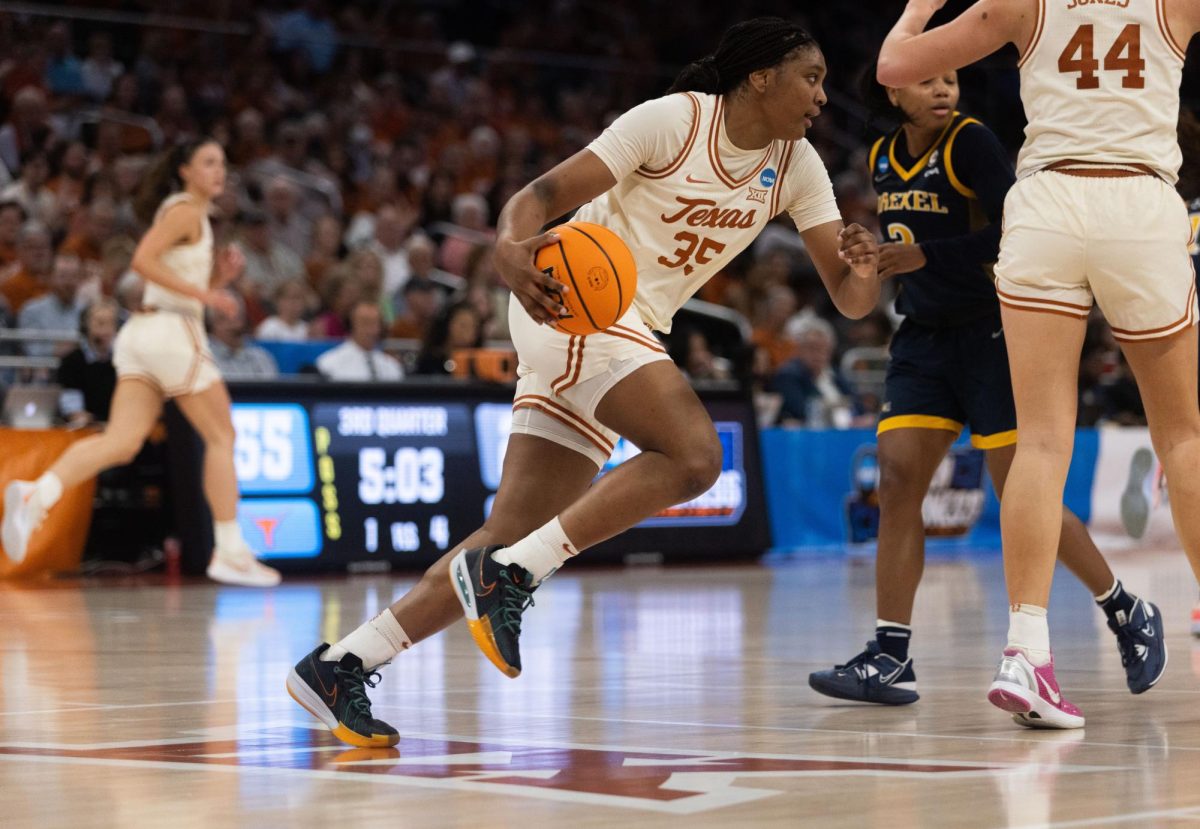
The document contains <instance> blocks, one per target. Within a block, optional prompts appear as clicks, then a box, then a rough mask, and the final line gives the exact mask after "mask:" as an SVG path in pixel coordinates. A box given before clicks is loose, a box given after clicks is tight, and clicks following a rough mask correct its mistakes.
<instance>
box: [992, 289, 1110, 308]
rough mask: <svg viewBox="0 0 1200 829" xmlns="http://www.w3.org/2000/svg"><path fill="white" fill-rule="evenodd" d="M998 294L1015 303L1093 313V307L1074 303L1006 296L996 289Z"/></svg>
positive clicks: (1013, 295)
mask: <svg viewBox="0 0 1200 829" xmlns="http://www.w3.org/2000/svg"><path fill="white" fill-rule="evenodd" d="M996 293H997V294H998V295H999V296H1001V297H1003V298H1004V299H1011V300H1013V301H1014V302H1039V303H1042V304H1043V305H1059V306H1061V307H1063V308H1073V309H1074V310H1076V311H1083V312H1084V313H1091V310H1092V306H1090V305H1075V304H1074V303H1071V302H1061V301H1059V300H1057V299H1041V298H1038V297H1027V296H1017V295H1016V294H1006V293H1004V291H1002V290H1000V289H999V288H997V289H996Z"/></svg>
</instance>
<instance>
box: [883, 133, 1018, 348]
mask: <svg viewBox="0 0 1200 829" xmlns="http://www.w3.org/2000/svg"><path fill="white" fill-rule="evenodd" d="M870 158H871V173H872V178H873V181H874V183H875V192H876V193H878V194H879V226H880V228H881V229H882V231H883V235H884V238H885V240H886V241H889V242H901V243H905V244H918V245H920V246H921V250H922V251H923V252H924V254H925V258H926V260H927V263H926V265H925V267H924V268H922V269H920V270H919V271H914V272H913V273H907V274H901V275H900V276H898V277H896V279H897V280H899V283H900V287H899V293H898V295H897V298H896V310H897V311H898V312H900V313H901V314H904V315H905V316H907V317H908V318H910V319H911V320H912V321H913V322H915V323H918V324H923V325H935V326H945V325H957V324H960V323H963V322H969V321H971V320H975V319H979V318H981V317H984V316H989V317H990V316H991V315H993V314H994V313H995V311H996V310H997V309H998V307H999V304H998V302H997V299H996V289H995V285H994V283H993V279H992V274H991V265H992V264H993V263H994V262H995V261H996V258H997V256H998V255H999V251H1000V217H1001V213H1002V212H1003V209H1004V197H1005V196H1006V195H1007V194H1008V189H1009V188H1010V187H1011V186H1012V184H1013V181H1014V174H1013V167H1012V162H1011V161H1010V160H1009V157H1008V154H1007V153H1006V152H1005V151H1004V148H1003V147H1002V146H1001V145H1000V142H999V140H997V138H996V136H995V135H994V134H992V131H991V130H989V129H988V128H987V127H985V126H984V125H983V124H981V123H980V122H978V121H976V120H975V119H974V118H968V117H967V116H965V115H963V114H962V113H959V112H956V113H954V116H953V118H951V120H950V123H949V124H948V125H947V126H946V128H945V129H944V130H943V131H942V134H941V135H940V136H938V139H937V140H936V141H934V142H933V145H932V146H930V147H929V148H928V149H927V150H926V151H925V154H924V155H923V156H921V157H920V158H913V157H912V156H911V155H910V154H909V152H908V146H907V141H905V138H904V131H903V129H898V130H897V131H896V132H894V133H892V134H891V135H885V136H884V137H883V138H880V139H879V140H878V141H877V142H875V146H874V147H872V148H871V156H870Z"/></svg>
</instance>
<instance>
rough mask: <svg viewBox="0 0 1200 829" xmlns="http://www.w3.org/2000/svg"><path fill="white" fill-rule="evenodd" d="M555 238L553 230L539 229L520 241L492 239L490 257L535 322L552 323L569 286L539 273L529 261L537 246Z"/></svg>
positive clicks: (562, 312) (531, 261)
mask: <svg viewBox="0 0 1200 829" xmlns="http://www.w3.org/2000/svg"><path fill="white" fill-rule="evenodd" d="M557 241H558V237H557V236H555V235H554V233H552V232H551V233H543V234H541V235H540V236H534V237H533V238H532V239H526V240H525V241H523V242H513V241H506V240H503V239H502V240H500V241H498V242H497V243H496V253H495V255H494V259H493V261H494V262H495V264H496V270H498V271H499V272H500V276H502V277H503V278H504V281H505V283H506V284H507V285H508V287H509V289H510V290H511V291H512V292H513V296H515V297H516V298H517V300H518V301H519V302H520V303H521V307H522V308H524V309H525V311H526V313H528V314H529V316H531V317H533V319H534V320H535V321H537V322H538V323H539V324H546V323H551V324H552V323H554V322H556V321H557V320H558V318H559V317H561V316H563V315H564V314H566V313H567V309H566V308H565V307H564V306H563V304H562V295H563V294H564V293H566V292H567V291H569V290H571V289H570V288H569V287H567V286H566V285H564V284H563V283H561V282H559V281H558V280H557V279H555V278H554V277H552V276H550V275H549V274H546V273H542V271H540V270H538V269H537V267H536V266H535V265H534V263H533V257H534V255H535V254H536V253H537V252H538V250H540V249H541V248H544V247H546V246H547V245H552V244H554V243H555V242H557Z"/></svg>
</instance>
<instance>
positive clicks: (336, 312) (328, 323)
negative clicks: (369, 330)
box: [309, 265, 362, 340]
mask: <svg viewBox="0 0 1200 829" xmlns="http://www.w3.org/2000/svg"><path fill="white" fill-rule="evenodd" d="M361 297H362V291H361V290H359V287H358V283H357V282H356V281H355V280H354V277H353V275H352V274H351V273H350V266H349V265H339V266H338V267H337V268H336V269H334V270H333V271H331V272H330V273H329V276H327V277H326V278H325V281H324V282H323V283H322V285H321V306H322V307H323V308H325V310H324V311H322V312H321V313H320V314H318V315H317V316H316V318H315V319H313V321H312V325H311V326H310V327H309V336H311V337H312V338H313V339H314V340H325V339H341V338H342V337H344V336H346V334H347V333H349V331H350V311H351V309H352V308H354V305H355V303H357V302H358V301H359V299H360V298H361Z"/></svg>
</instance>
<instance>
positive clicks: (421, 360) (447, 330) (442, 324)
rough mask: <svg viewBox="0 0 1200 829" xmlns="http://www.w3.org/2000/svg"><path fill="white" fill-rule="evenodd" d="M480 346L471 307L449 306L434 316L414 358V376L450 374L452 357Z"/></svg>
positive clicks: (463, 303)
mask: <svg viewBox="0 0 1200 829" xmlns="http://www.w3.org/2000/svg"><path fill="white" fill-rule="evenodd" d="M482 346H483V325H482V322H481V320H480V319H479V312H478V311H476V310H475V306H474V305H472V304H471V303H470V302H468V301H466V300H460V301H458V302H455V303H452V304H450V305H448V306H446V308H444V309H443V310H442V312H441V313H440V314H438V316H437V318H436V319H435V320H434V321H433V324H432V325H431V326H430V327H429V332H428V333H427V334H426V335H425V341H424V343H422V345H421V353H420V354H419V355H418V356H417V366H416V369H415V373H416V374H453V373H454V362H453V360H454V353H455V352H456V351H460V350H462V349H469V348H481V347H482Z"/></svg>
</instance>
